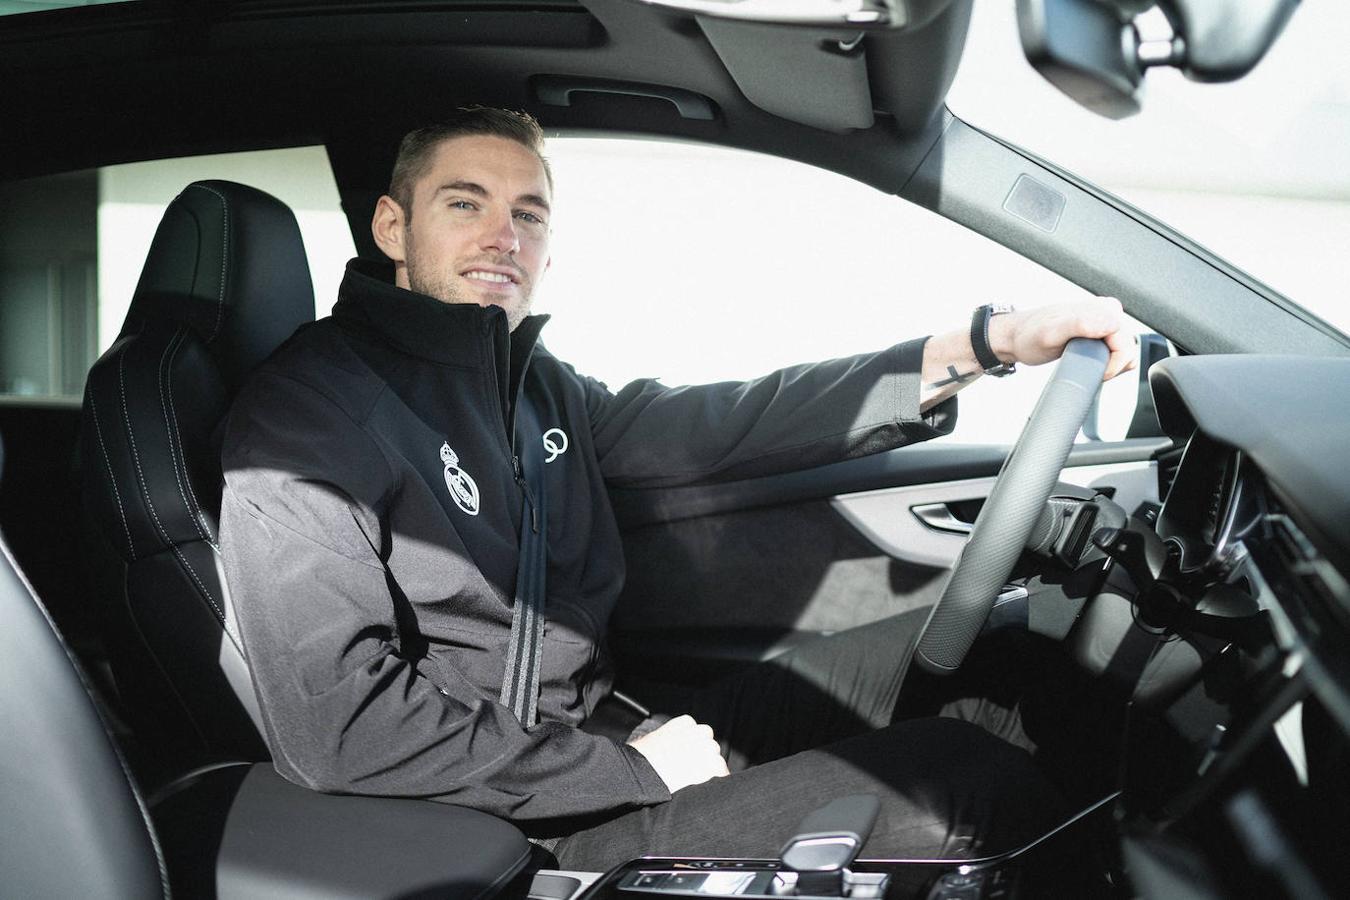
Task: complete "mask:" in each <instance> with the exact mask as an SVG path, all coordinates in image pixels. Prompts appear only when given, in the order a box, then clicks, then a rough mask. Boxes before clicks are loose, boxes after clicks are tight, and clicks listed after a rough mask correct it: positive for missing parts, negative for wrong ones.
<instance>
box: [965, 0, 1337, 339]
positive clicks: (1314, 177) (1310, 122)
mask: <svg viewBox="0 0 1350 900" xmlns="http://www.w3.org/2000/svg"><path fill="white" fill-rule="evenodd" d="M1017 6H1018V4H1014V3H1009V2H1006V0H977V2H976V3H975V7H974V14H973V16H972V19H971V25H970V34H969V36H968V38H967V41H966V52H965V53H964V55H963V56H962V58H961V65H960V68H959V70H958V72H957V75H956V80H955V82H954V83H953V85H952V90H951V92H950V94H949V95H948V97H947V103H948V105H949V106H950V107H951V110H952V112H953V113H955V114H956V115H958V116H960V117H961V118H963V119H965V120H966V121H968V122H970V123H971V124H973V125H975V126H977V127H979V128H983V129H986V130H988V131H990V132H992V133H994V134H997V135H998V136H999V137H1001V138H1004V139H1006V140H1008V141H1011V142H1012V143H1014V144H1017V145H1019V146H1022V147H1025V148H1026V149H1028V150H1030V151H1032V152H1034V153H1037V154H1039V155H1041V156H1043V157H1045V158H1046V159H1048V160H1050V161H1052V162H1055V163H1058V164H1060V165H1062V166H1064V167H1066V168H1068V169H1070V170H1071V171H1073V172H1074V173H1075V174H1077V175H1079V176H1081V177H1083V178H1085V179H1087V180H1088V181H1090V182H1092V183H1094V184H1097V185H1100V186H1101V187H1102V188H1104V189H1106V190H1107V191H1110V192H1111V193H1113V194H1115V195H1116V196H1119V197H1121V198H1123V199H1124V200H1126V201H1127V202H1129V203H1131V204H1133V205H1134V206H1136V207H1138V208H1140V209H1142V210H1144V211H1146V212H1148V213H1151V214H1152V215H1154V216H1157V217H1158V218H1159V219H1161V220H1162V221H1164V222H1166V223H1167V224H1168V225H1170V226H1172V227H1174V228H1176V229H1177V230H1178V231H1180V232H1181V233H1183V234H1185V235H1186V236H1187V237H1189V238H1191V239H1193V240H1195V241H1197V242H1198V243H1200V244H1202V245H1204V246H1205V247H1207V248H1208V249H1210V250H1212V251H1213V252H1215V253H1216V254H1218V255H1219V256H1221V257H1223V258H1224V259H1226V260H1227V261H1228V262H1230V263H1232V264H1233V265H1235V266H1237V267H1238V268H1240V269H1242V270H1244V271H1246V272H1248V273H1249V274H1251V275H1253V276H1255V277H1256V278H1257V279H1260V280H1261V281H1263V282H1265V283H1266V284H1268V285H1270V286H1271V287H1272V288H1274V289H1275V290H1277V291H1280V292H1282V293H1283V294H1285V295H1286V296H1287V297H1288V298H1289V299H1290V300H1292V301H1294V302H1295V303H1297V304H1299V305H1300V306H1302V307H1304V308H1305V309H1307V310H1310V311H1311V312H1312V313H1314V314H1315V315H1317V316H1319V317H1321V318H1322V319H1324V320H1325V321H1327V322H1329V323H1331V324H1332V325H1334V326H1336V327H1337V328H1339V329H1341V330H1342V331H1350V304H1347V303H1346V302H1345V295H1346V291H1347V289H1350V254H1347V253H1346V252H1345V251H1344V248H1345V247H1346V245H1347V243H1350V166H1347V165H1346V164H1345V163H1346V158H1347V157H1346V147H1347V145H1348V142H1350V56H1347V55H1346V53H1345V52H1344V48H1343V45H1344V42H1345V35H1346V33H1347V31H1350V4H1347V3H1334V2H1331V3H1326V2H1324V3H1303V4H1300V5H1298V6H1297V8H1296V9H1294V11H1293V13H1292V15H1291V17H1290V19H1289V22H1288V24H1287V26H1286V27H1285V29H1284V31H1283V33H1282V34H1281V35H1280V37H1279V39H1278V40H1277V41H1276V42H1275V44H1274V45H1273V46H1272V47H1271V49H1270V52H1269V53H1268V54H1267V55H1266V57H1265V58H1264V59H1263V60H1262V61H1261V63H1260V64H1259V65H1258V66H1256V68H1255V69H1253V70H1252V71H1251V72H1250V73H1249V74H1247V75H1245V76H1244V77H1243V78H1241V79H1239V80H1237V81H1234V82H1231V83H1227V84H1200V83H1197V82H1194V81H1190V80H1188V79H1187V78H1186V77H1185V76H1184V75H1183V74H1182V73H1181V72H1180V71H1178V70H1176V69H1170V68H1159V69H1152V70H1150V71H1149V72H1148V74H1147V76H1146V78H1145V80H1144V92H1143V108H1142V110H1141V111H1140V112H1139V113H1138V114H1137V115H1135V116H1132V117H1130V118H1127V119H1123V120H1120V121H1113V120H1110V119H1106V118H1103V117H1101V116H1098V115H1096V114H1094V113H1092V112H1089V111H1087V110H1086V109H1083V108H1082V107H1080V106H1078V105H1077V104H1076V103H1075V102H1074V101H1073V100H1070V99H1069V98H1068V97H1066V96H1065V95H1063V94H1061V93H1060V92H1059V91H1058V90H1056V89H1055V88H1054V87H1052V86H1051V85H1050V83H1049V82H1047V81H1046V80H1045V79H1043V78H1041V76H1040V75H1038V74H1037V73H1036V71H1035V70H1034V69H1032V67H1031V66H1030V64H1029V63H1028V62H1027V61H1026V58H1025V57H1024V55H1023V53H1022V46H1021V43H1020V41H1019V39H1018V28H1017V10H1016V7H1017ZM1137 24H1138V25H1139V26H1140V28H1141V32H1142V33H1143V34H1144V36H1145V37H1149V38H1153V39H1160V38H1166V37H1169V36H1170V35H1171V28H1170V26H1168V24H1167V21H1166V19H1165V17H1163V16H1162V14H1161V13H1160V12H1159V11H1158V10H1156V9H1155V10H1153V11H1152V12H1151V13H1149V14H1148V15H1146V16H1144V17H1143V18H1141V19H1140V20H1139V21H1138V23H1137Z"/></svg>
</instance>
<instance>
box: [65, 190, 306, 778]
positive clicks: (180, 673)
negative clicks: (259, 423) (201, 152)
mask: <svg viewBox="0 0 1350 900" xmlns="http://www.w3.org/2000/svg"><path fill="white" fill-rule="evenodd" d="M313 318H314V289H313V286H312V284H311V282H310V274H309V265H308V262H307V261H306V258H305V249H304V244H303V243H302V241H301V238H300V230H299V227H298V226H297V224H296V221H295V216H294V215H293V214H292V212H291V210H290V209H289V208H287V207H286V205H285V204H283V203H282V202H281V201H279V200H277V199H276V198H274V197H272V196H270V195H268V194H265V193H263V192H262V191H259V190H255V189H253V188H250V187H246V186H244V185H241V184H234V183H231V182H227V181H198V182H194V183H193V184H190V185H188V186H187V187H186V188H185V189H184V190H183V191H182V193H180V194H179V195H178V197H177V198H175V199H174V201H173V202H172V203H170V204H169V206H168V208H167V209H166V210H165V212H164V217H163V219H162V221H161V222H160V225H159V228H158V230H157V231H156V233H155V237H154V241H153V243H152V244H151V246H150V251H149V254H148V256H147V258H146V262H145V267H144V269H143V270H142V273H141V278H140V282H139V283H138V284H137V286H136V291H135V294H134V296H133V297H132V301H131V306H130V309H129V311H128V313H127V316H126V321H125V323H124V324H123V326H122V330H121V332H120V334H119V335H118V337H117V340H116V341H115V342H114V343H113V344H112V346H111V347H110V348H109V349H108V351H107V352H106V353H104V354H103V355H102V357H100V359H99V360H98V362H96V363H95V364H94V367H93V368H92V369H91V371H90V373H89V379H88V382H87V384H86V387H85V399H84V412H83V420H82V424H81V436H80V441H81V447H80V451H81V460H82V463H81V465H82V478H83V482H84V484H83V488H84V497H85V504H86V509H87V512H88V514H89V516H90V518H91V519H92V522H93V525H94V526H95V529H96V531H97V532H98V533H99V534H100V535H101V538H102V540H101V541H98V543H100V544H101V545H102V546H101V548H96V550H100V551H101V553H96V554H94V555H95V556H96V557H98V556H101V558H102V564H101V565H97V566H96V567H95V568H96V569H98V570H99V571H96V573H95V576H96V579H97V580H98V581H99V582H101V583H100V588H101V589H100V591H99V593H100V594H101V595H102V596H104V597H107V598H109V599H110V600H111V601H112V602H110V603H108V608H107V609H106V610H105V611H104V612H105V613H106V614H107V615H106V619H107V624H106V627H105V634H106V636H107V639H108V656H109V660H110V663H111V665H112V667H113V674H114V677H115V680H116V681H117V684H118V688H119V693H120V694H121V695H122V698H123V700H124V701H126V702H125V703H124V707H125V711H126V714H127V715H128V717H129V718H130V719H131V724H132V726H133V729H134V731H135V733H136V734H137V736H138V737H140V738H141V739H142V740H141V741H140V742H139V743H138V744H137V745H133V749H135V750H138V751H140V753H141V754H142V756H141V757H140V758H139V759H138V760H137V761H138V762H139V763H141V764H142V766H143V768H144V769H145V770H146V771H144V773H143V774H146V775H148V776H151V777H152V779H153V778H158V777H164V776H166V775H167V776H172V775H176V774H178V773H181V772H183V771H184V770H185V769H187V768H190V767H192V766H194V765H200V764H204V763H208V762H211V761H215V760H221V759H229V760H246V761H247V760H253V761H257V760H266V759H268V758H269V753H268V748H267V744H266V742H265V739H264V737H263V730H262V726H261V718H260V715H259V710H258V701H257V697H256V696H255V694H254V690H253V685H252V681H251V679H250V677H249V671H248V666H247V663H246V662H245V656H244V647H243V643H242V641H241V639H240V636H239V631H238V628H237V626H236V624H235V616H234V611H233V607H232V604H231V601H230V594H229V590H228V588H227V586H226V584H225V579H224V577H223V574H222V567H221V559H220V553H219V546H218V542H217V520H218V517H219V512H220V497H221V487H222V484H223V480H222V475H221V469H220V443H219V440H220V436H219V431H220V426H221V423H222V421H223V419H224V416H225V414H226V412H227V411H228V409H229V407H230V404H231V402H232V400H233V398H234V396H235V393H236V392H237V390H238V389H239V387H240V385H241V383H242V382H243V380H244V379H245V377H246V376H247V375H248V373H249V372H250V371H251V370H252V369H253V368H254V367H255V366H256V365H257V364H258V363H260V362H261V361H262V360H263V359H264V358H266V357H267V356H268V355H269V354H270V353H271V352H272V351H273V350H274V349H276V347H277V346H279V345H280V344H281V343H282V342H283V341H284V340H285V339H286V338H287V337H289V336H290V335H291V334H292V333H293V332H294V331H295V330H296V328H298V327H299V326H300V325H302V324H304V323H306V322H309V321H312V320H313Z"/></svg>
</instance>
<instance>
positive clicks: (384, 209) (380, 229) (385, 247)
mask: <svg viewBox="0 0 1350 900" xmlns="http://www.w3.org/2000/svg"><path fill="white" fill-rule="evenodd" d="M404 222H405V218H404V213H403V207H401V206H399V205H398V202H397V201H396V200H394V198H393V197H390V196H389V195H388V194H385V195H383V196H381V197H380V199H379V200H377V201H376V202H375V215H374V217H373V218H372V219H371V220H370V233H371V235H372V236H373V237H374V238H375V246H377V247H379V248H380V251H381V252H382V253H384V255H385V256H387V257H389V258H390V259H391V260H393V261H394V262H395V263H402V262H407V248H406V247H404V246H403V231H404Z"/></svg>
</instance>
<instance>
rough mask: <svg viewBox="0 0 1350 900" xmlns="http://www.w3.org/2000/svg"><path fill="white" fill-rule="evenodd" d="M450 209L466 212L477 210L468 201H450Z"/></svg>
mask: <svg viewBox="0 0 1350 900" xmlns="http://www.w3.org/2000/svg"><path fill="white" fill-rule="evenodd" d="M450 208H451V209H467V210H474V209H477V208H478V207H477V206H475V205H474V204H473V202H472V201H470V200H451V201H450Z"/></svg>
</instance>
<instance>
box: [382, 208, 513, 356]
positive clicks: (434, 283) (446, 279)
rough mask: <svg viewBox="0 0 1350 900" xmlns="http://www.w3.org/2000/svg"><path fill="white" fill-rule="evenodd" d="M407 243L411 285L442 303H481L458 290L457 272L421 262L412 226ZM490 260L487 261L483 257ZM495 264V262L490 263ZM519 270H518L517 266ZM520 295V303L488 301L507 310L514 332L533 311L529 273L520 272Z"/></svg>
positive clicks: (417, 290)
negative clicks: (531, 308)
mask: <svg viewBox="0 0 1350 900" xmlns="http://www.w3.org/2000/svg"><path fill="white" fill-rule="evenodd" d="M404 237H405V241H404V246H406V247H408V248H409V250H410V252H409V253H408V258H407V261H406V262H405V263H404V265H405V266H406V268H407V271H408V287H409V288H410V289H411V290H413V291H416V292H417V293H419V294H426V295H427V296H428V297H434V298H435V299H437V300H439V301H441V302H442V303H468V304H472V305H474V306H482V305H485V304H480V303H479V302H478V300H477V299H476V298H474V297H470V296H466V295H465V293H464V292H463V291H461V290H459V287H458V285H457V284H456V283H455V279H456V278H457V277H458V275H457V274H456V273H454V272H448V271H445V270H444V269H441V268H439V267H437V266H432V265H422V263H421V260H420V258H419V256H418V253H417V251H416V245H415V244H414V243H413V239H412V228H411V227H408V228H406V229H405V230H404ZM483 262H485V263H487V262H488V261H486V260H484V261H483ZM488 264H495V263H488ZM517 271H518V272H519V269H517ZM517 287H518V288H519V289H520V298H519V300H518V301H517V302H513V303H505V304H495V303H494V304H486V305H491V306H501V308H502V309H504V310H505V311H506V324H507V327H508V328H509V329H510V330H511V331H515V330H516V326H518V325H519V324H520V323H521V322H523V321H525V317H526V316H528V315H529V314H530V304H531V303H532V302H533V300H534V297H533V296H532V295H533V291H532V290H531V288H530V282H529V278H528V276H526V275H525V273H524V272H520V284H519V285H517Z"/></svg>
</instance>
